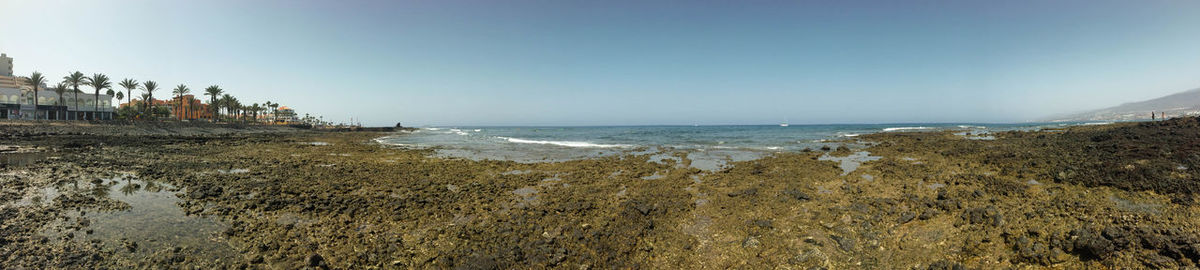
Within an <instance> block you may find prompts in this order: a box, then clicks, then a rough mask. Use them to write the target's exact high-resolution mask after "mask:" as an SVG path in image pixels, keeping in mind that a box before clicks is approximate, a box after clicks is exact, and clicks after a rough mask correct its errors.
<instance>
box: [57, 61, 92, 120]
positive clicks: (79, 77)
mask: <svg viewBox="0 0 1200 270" xmlns="http://www.w3.org/2000/svg"><path fill="white" fill-rule="evenodd" d="M86 79H87V77H84V75H83V72H79V71H76V72H73V73H71V74H68V75H67V76H65V77H63V80H65V81H66V82H67V83H68V84H70V85H71V89H72V93H74V94H75V120H79V85H80V84H83V83H84V80H86Z"/></svg>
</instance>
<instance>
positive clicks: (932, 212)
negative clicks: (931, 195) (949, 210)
mask: <svg viewBox="0 0 1200 270" xmlns="http://www.w3.org/2000/svg"><path fill="white" fill-rule="evenodd" d="M939 213H941V212H939V211H938V210H937V209H933V208H925V211H921V216H919V217H918V218H920V219H921V220H929V219H931V218H934V217H937V215H938V214H939Z"/></svg>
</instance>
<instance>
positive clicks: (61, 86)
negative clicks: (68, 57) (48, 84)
mask: <svg viewBox="0 0 1200 270" xmlns="http://www.w3.org/2000/svg"><path fill="white" fill-rule="evenodd" d="M54 93H55V94H58V101H57V102H54V105H55V106H64V105H65V104H63V94H65V93H67V83H66V82H60V83H58V84H57V85H55V86H54ZM66 113H67V112H66V111H60V112H59V113H57V115H55V118H58V120H62V117H63V114H66Z"/></svg>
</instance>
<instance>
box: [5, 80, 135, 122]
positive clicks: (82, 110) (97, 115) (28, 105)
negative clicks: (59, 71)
mask: <svg viewBox="0 0 1200 270" xmlns="http://www.w3.org/2000/svg"><path fill="white" fill-rule="evenodd" d="M78 94H79V99H78V100H76V99H75V93H71V92H69V91H68V92H65V93H63V96H62V98H61V99H59V96H58V93H55V92H54V91H53V90H41V89H39V91H38V93H37V105H36V106H34V102H33V91H29V90H21V89H17V88H5V87H0V119H31V120H32V119H49V120H79V119H85V120H86V119H94V120H108V119H112V118H113V113H114V112H115V111H116V109H115V108H113V106H112V100H113V97H112V96H109V95H100V100H99V102H100V106H99V110H97V108H96V107H97V106H96V96H95V95H93V94H90V93H78ZM76 104H78V105H76Z"/></svg>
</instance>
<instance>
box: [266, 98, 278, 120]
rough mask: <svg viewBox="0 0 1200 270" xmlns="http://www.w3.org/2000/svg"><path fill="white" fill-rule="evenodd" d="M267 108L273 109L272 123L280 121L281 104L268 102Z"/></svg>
mask: <svg viewBox="0 0 1200 270" xmlns="http://www.w3.org/2000/svg"><path fill="white" fill-rule="evenodd" d="M267 107H271V123H272V124H274V123H275V121H276V120H279V117H278V115H279V110H278V109H279V103H271V102H270V101H267Z"/></svg>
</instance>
